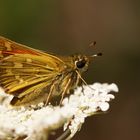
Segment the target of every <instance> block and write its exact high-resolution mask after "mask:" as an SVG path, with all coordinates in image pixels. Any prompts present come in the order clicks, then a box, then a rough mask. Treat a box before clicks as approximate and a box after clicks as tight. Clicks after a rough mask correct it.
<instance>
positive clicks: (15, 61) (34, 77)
mask: <svg viewBox="0 0 140 140" xmlns="http://www.w3.org/2000/svg"><path fill="white" fill-rule="evenodd" d="M99 55H101V53H98V54H95V55H92V56H87V55H81V54H76V55H71V56H57V55H52V54H50V53H46V52H44V51H40V50H37V49H33V48H30V47H27V46H25V45H22V44H19V43H16V42H14V41H11V40H9V39H7V38H4V37H0V86H1V87H2V88H3V89H4V91H5V92H6V93H7V94H11V95H13V98H12V100H11V102H10V104H11V105H13V106H21V105H28V104H37V103H39V102H44V103H45V104H48V103H49V102H51V100H52V99H53V98H54V99H55V98H57V97H60V101H59V103H60V104H61V103H62V100H63V98H64V96H65V95H66V94H69V93H70V91H71V90H73V89H75V88H76V87H77V86H78V84H79V83H80V82H81V83H85V84H86V82H85V81H84V79H83V78H82V77H81V74H82V73H83V72H85V71H87V69H88V66H89V63H90V60H91V59H92V58H93V57H94V56H99Z"/></svg>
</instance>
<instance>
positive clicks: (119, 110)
mask: <svg viewBox="0 0 140 140" xmlns="http://www.w3.org/2000/svg"><path fill="white" fill-rule="evenodd" d="M0 35H1V36H5V37H7V38H10V39H12V40H14V41H16V42H19V43H22V44H25V45H28V46H31V47H34V48H38V49H42V50H45V51H47V52H53V53H55V54H60V55H71V54H74V53H84V54H93V53H96V52H103V54H104V55H103V57H100V58H98V59H96V60H95V61H94V62H93V63H92V64H91V65H90V68H89V71H88V72H87V73H86V74H85V75H84V79H85V80H86V81H87V83H93V82H101V83H104V82H108V83H112V82H114V83H116V84H117V85H118V86H119V90H120V91H119V93H116V94H115V96H116V99H115V100H113V101H112V102H111V107H110V110H109V112H108V113H105V114H100V115H96V116H94V117H90V118H88V119H86V123H85V124H84V125H83V127H82V129H81V131H80V132H79V133H78V134H77V135H76V136H75V137H74V138H73V139H74V140H85V139H87V140H92V139H94V140H126V139H127V140H132V139H134V140H138V139H140V92H139V91H140V90H139V87H140V75H139V73H140V1H138V0H106V1H104V0H86V1H85V0H59V1H58V0H51V1H48V0H42V1H35V0H30V1H29V0H24V1H19V0H13V1H7V0H1V1H0ZM92 41H96V42H97V45H96V47H94V48H91V47H89V44H90V43H91V42H92Z"/></svg>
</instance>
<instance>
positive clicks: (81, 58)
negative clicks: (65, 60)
mask: <svg viewBox="0 0 140 140" xmlns="http://www.w3.org/2000/svg"><path fill="white" fill-rule="evenodd" d="M101 55H102V54H101V53H97V54H94V55H91V56H86V55H81V54H78V55H74V56H73V57H74V64H75V69H76V70H78V71H80V72H85V71H87V70H88V66H89V63H90V61H92V59H93V58H94V57H97V56H101Z"/></svg>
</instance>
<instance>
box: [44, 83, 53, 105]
mask: <svg viewBox="0 0 140 140" xmlns="http://www.w3.org/2000/svg"><path fill="white" fill-rule="evenodd" d="M54 87H55V84H54V83H53V84H52V86H51V88H50V92H49V94H48V97H47V100H46V102H45V106H46V105H47V104H48V102H49V100H50V98H51V95H52V93H53V90H54Z"/></svg>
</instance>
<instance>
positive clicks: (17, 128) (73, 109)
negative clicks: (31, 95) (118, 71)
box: [0, 83, 118, 140]
mask: <svg viewBox="0 0 140 140" xmlns="http://www.w3.org/2000/svg"><path fill="white" fill-rule="evenodd" d="M111 91H114V92H118V88H117V86H116V85H115V84H110V85H109V84H100V83H95V84H93V85H87V86H84V87H79V88H77V89H76V90H75V92H74V94H72V95H71V96H70V97H69V98H65V99H64V100H63V103H62V104H63V105H62V106H61V107H60V106H57V107H54V106H51V105H48V106H46V107H43V104H39V105H38V106H40V109H34V108H24V107H21V108H20V109H15V108H13V107H11V106H10V105H9V104H8V103H9V101H10V99H11V96H7V95H5V94H1V95H0V139H2V140H6V139H9V138H11V139H12V138H13V139H14V138H15V139H16V138H24V137H25V140H46V139H47V138H48V136H49V133H50V131H52V130H56V129H58V128H59V127H61V126H64V130H66V129H69V130H70V131H71V134H70V136H69V138H71V137H73V136H74V135H75V133H76V132H77V131H78V130H79V129H80V128H81V126H82V124H83V123H84V121H85V118H86V117H88V116H91V115H94V114H96V113H97V111H99V110H100V111H107V110H108V109H109V103H108V102H109V101H110V100H111V99H114V95H112V94H109V92H111ZM0 92H1V91H0Z"/></svg>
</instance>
